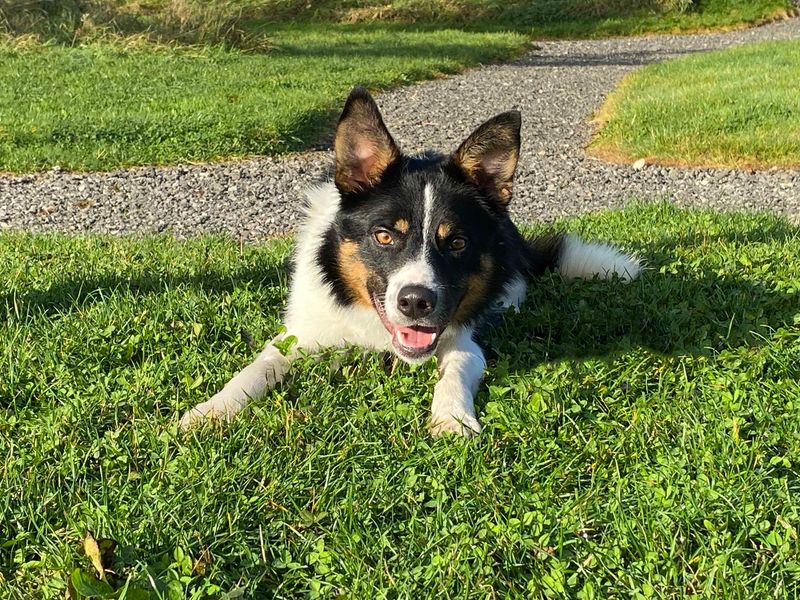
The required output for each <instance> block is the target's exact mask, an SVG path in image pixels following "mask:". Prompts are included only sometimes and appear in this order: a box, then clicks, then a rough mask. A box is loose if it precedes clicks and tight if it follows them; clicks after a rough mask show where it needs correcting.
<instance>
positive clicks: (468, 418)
mask: <svg viewBox="0 0 800 600" xmlns="http://www.w3.org/2000/svg"><path fill="white" fill-rule="evenodd" d="M430 429H431V435H434V436H439V435H442V434H444V433H457V434H458V435H463V436H465V437H473V436H476V435H478V434H479V433H480V432H481V429H482V427H481V424H480V422H479V421H478V419H476V418H475V417H473V416H472V415H467V414H462V415H449V414H447V415H432V416H431V426H430Z"/></svg>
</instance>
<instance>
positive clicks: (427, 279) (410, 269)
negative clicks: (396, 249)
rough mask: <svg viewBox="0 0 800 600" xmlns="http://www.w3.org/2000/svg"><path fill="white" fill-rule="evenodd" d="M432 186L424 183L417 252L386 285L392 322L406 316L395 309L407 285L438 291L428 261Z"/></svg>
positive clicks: (436, 282)
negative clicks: (420, 241)
mask: <svg viewBox="0 0 800 600" xmlns="http://www.w3.org/2000/svg"><path fill="white" fill-rule="evenodd" d="M435 198H436V197H435V195H434V193H433V186H432V185H431V184H430V183H426V184H425V188H424V190H423V214H422V244H421V247H420V249H419V252H413V253H412V254H411V255H412V256H416V258H414V259H412V260H411V262H408V263H406V264H405V265H403V266H402V267H400V268H399V269H398V270H397V271H395V272H394V273H392V274H391V275H390V276H389V281H388V285H387V286H386V303H385V309H386V316H387V317H389V320H390V321H392V323H395V324H397V323H405V322H407V321H408V318H407V317H405V316H404V315H403V314H402V313H400V311H399V310H398V309H397V296H398V295H399V293H400V290H402V289H403V288H404V287H406V286H407V285H419V286H422V287H425V288H428V289H429V290H433V291H434V292H437V293H438V292H439V291H440V287H441V286H440V285H439V283H438V281H437V280H436V273H435V272H434V270H433V266H432V265H431V261H430V243H431V239H432V237H431V235H432V234H431V231H432V229H433V204H434V201H435Z"/></svg>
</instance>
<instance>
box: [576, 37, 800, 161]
mask: <svg viewBox="0 0 800 600" xmlns="http://www.w3.org/2000/svg"><path fill="white" fill-rule="evenodd" d="M798 81H800V42H768V43H762V44H754V45H748V46H743V47H739V48H733V49H731V50H724V51H719V52H712V53H708V54H701V55H697V56H689V57H685V58H681V59H677V60H673V61H668V62H665V63H660V64H656V65H652V66H649V67H646V68H644V69H641V70H638V71H636V72H634V73H632V74H631V75H629V76H628V77H627V78H626V79H625V80H624V81H623V83H622V85H621V86H620V87H619V88H618V89H617V90H615V91H614V92H613V93H612V94H611V95H610V96H609V98H608V99H607V101H606V103H605V105H604V106H603V108H602V109H601V111H600V116H599V120H600V122H601V123H602V128H601V130H600V132H599V134H598V135H597V137H596V138H595V140H594V141H593V143H592V146H591V148H590V149H591V151H592V152H593V153H595V154H596V155H598V156H601V157H605V158H610V159H612V160H636V159H639V158H646V159H647V160H649V161H651V162H659V163H667V164H678V165H710V166H724V167H737V168H743V167H746V168H752V167H756V168H768V167H771V166H782V167H798V166H800V94H798V92H797V89H798V88H797V82H798Z"/></svg>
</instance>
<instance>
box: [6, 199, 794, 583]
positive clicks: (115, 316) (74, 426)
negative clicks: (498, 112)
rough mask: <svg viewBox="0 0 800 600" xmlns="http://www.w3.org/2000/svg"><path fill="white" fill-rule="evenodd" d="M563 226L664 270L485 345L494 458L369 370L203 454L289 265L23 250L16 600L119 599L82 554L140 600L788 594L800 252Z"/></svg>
mask: <svg viewBox="0 0 800 600" xmlns="http://www.w3.org/2000/svg"><path fill="white" fill-rule="evenodd" d="M559 226H561V227H565V228H567V229H569V230H571V231H576V232H580V233H582V234H583V235H585V236H587V237H598V238H601V239H607V240H613V241H616V242H617V243H619V244H621V245H622V246H624V247H625V248H626V249H628V250H631V251H636V252H637V253H639V254H640V255H641V256H642V257H643V258H644V259H645V260H646V262H647V264H648V269H647V271H646V272H645V273H644V275H643V277H642V278H641V279H640V280H639V281H637V282H634V283H632V284H630V285H627V286H626V285H624V284H622V283H620V282H614V281H612V282H605V281H591V282H574V283H568V282H563V281H561V280H560V279H559V278H558V277H551V276H547V277H545V278H543V279H542V280H540V281H539V282H538V283H536V284H535V285H534V286H532V288H531V290H530V292H529V297H528V302H527V304H526V305H525V307H524V309H523V310H522V311H521V312H520V313H519V314H509V315H507V317H506V319H505V320H504V321H503V322H502V323H501V324H499V325H498V326H497V327H496V328H495V329H494V330H492V331H490V332H488V333H487V334H486V336H485V338H484V339H485V342H486V344H487V347H488V349H489V351H488V356H489V367H488V369H487V374H486V377H485V380H484V382H483V384H482V385H481V388H480V391H479V394H478V398H477V409H478V416H479V417H480V418H481V420H482V421H483V423H484V425H485V429H484V432H483V434H482V435H481V436H480V437H479V438H477V439H474V440H462V439H460V438H452V437H450V438H444V439H435V440H434V439H431V438H430V436H429V435H428V433H427V431H426V423H425V419H426V417H427V415H428V411H429V407H430V397H431V391H432V386H433V384H434V383H435V381H436V369H435V366H434V365H432V364H428V365H425V366H422V367H419V368H411V367H408V366H406V365H402V364H401V365H399V366H398V367H397V368H396V369H394V370H392V369H391V367H390V365H387V363H386V362H385V361H384V360H383V358H382V357H381V356H377V355H368V356H367V357H362V356H361V355H360V353H359V352H358V351H344V352H342V353H333V354H323V355H322V356H321V358H320V357H309V358H308V359H307V360H303V361H301V362H300V363H298V364H297V368H296V369H295V371H294V374H293V375H292V376H291V377H289V379H288V380H287V381H286V382H285V383H284V384H283V385H282V386H281V387H280V388H278V389H277V390H275V391H274V392H272V393H270V394H269V395H268V396H267V397H266V398H264V399H263V400H261V401H259V402H256V403H253V404H252V405H251V406H250V407H248V408H247V409H246V410H245V411H244V412H243V413H241V414H240V415H239V416H238V418H237V419H236V421H235V422H234V423H233V424H232V425H231V426H230V427H227V428H224V429H215V428H208V429H198V430H195V431H194V432H192V433H191V434H190V435H188V436H182V435H179V434H178V431H177V420H178V418H179V416H180V414H181V413H182V411H184V410H186V409H187V408H189V407H190V406H192V405H194V404H195V403H197V402H199V401H201V400H204V399H205V398H207V397H208V396H209V395H210V394H212V393H213V392H215V391H216V390H218V389H219V388H220V386H222V385H223V384H224V383H225V381H226V380H227V379H228V378H229V377H230V376H231V375H232V374H233V373H234V372H235V371H236V370H238V369H239V368H240V367H241V366H242V365H244V364H245V363H246V362H248V361H249V360H251V359H252V357H253V356H254V353H255V352H257V350H258V348H259V347H260V346H261V345H262V344H264V343H265V341H266V340H268V339H270V338H271V337H272V335H273V334H274V333H275V331H276V330H277V327H278V325H279V317H280V311H281V308H282V306H283V302H284V300H285V296H286V277H287V269H286V266H285V258H286V256H287V254H288V252H289V250H290V242H288V241H280V242H274V243H268V244H263V245H259V246H244V247H241V246H239V245H238V244H236V243H235V242H233V241H228V240H225V239H222V238H206V239H202V240H193V241H187V242H178V241H175V240H173V239H171V238H169V237H166V236H159V237H147V238H143V239H138V240H137V239H125V238H124V239H117V238H109V237H81V238H69V237H61V236H50V235H47V236H45V235H26V234H4V235H2V236H0V263H2V264H4V265H12V267H11V268H7V269H2V270H0V300H1V303H0V372H2V373H3V377H2V378H0V455H2V456H3V457H4V460H3V463H2V465H0V489H2V491H3V493H2V494H0V527H2V530H0V533H1V534H2V543H1V544H0V595H3V596H11V597H25V598H30V597H37V598H39V597H41V598H63V597H64V595H65V590H66V586H67V582H68V580H69V579H70V578H71V573H73V572H74V570H75V569H81V570H82V571H83V573H84V574H85V577H87V578H90V577H94V574H93V573H94V569H93V567H92V566H91V564H90V561H89V559H88V558H87V557H86V556H84V555H83V554H82V553H81V552H80V551H79V550H80V548H81V546H83V545H84V542H83V540H84V537H85V535H86V532H87V530H88V531H91V532H92V534H93V536H94V537H95V538H97V539H100V540H103V539H106V540H108V539H110V540H114V541H115V542H116V543H117V547H116V549H115V550H114V551H113V552H112V553H111V554H110V555H109V556H107V557H106V558H105V559H104V560H105V561H106V564H105V565H104V567H105V568H108V569H110V570H111V571H112V572H111V573H109V574H108V576H107V579H108V582H109V583H108V585H110V586H111V587H112V589H121V588H122V587H123V586H124V585H126V584H127V585H128V589H129V590H132V589H134V588H135V589H140V590H143V591H142V592H141V594H145V593H146V591H148V590H149V591H150V592H152V590H153V589H154V588H153V586H155V587H156V589H158V590H160V593H162V595H164V596H166V595H167V590H168V589H172V592H171V593H172V594H173V595H175V597H178V596H180V597H195V598H202V597H207V596H210V597H215V596H218V595H219V594H221V593H227V592H233V594H234V596H235V594H237V593H243V594H244V595H245V597H262V596H263V597H285V598H293V597H298V596H315V595H317V594H320V595H344V596H350V597H381V596H384V595H386V596H393V597H408V598H443V597H475V598H483V597H485V596H486V594H487V592H491V593H494V594H496V595H497V596H498V597H544V596H548V597H553V596H556V597H557V596H570V597H579V595H580V597H598V598H603V597H611V596H620V595H625V596H628V595H631V596H635V595H636V594H640V595H642V596H644V597H647V596H648V595H652V594H653V593H655V594H657V595H658V594H660V595H662V596H665V597H682V596H683V595H685V594H686V593H687V592H690V593H697V594H700V593H704V594H708V595H710V596H713V597H747V598H753V597H772V596H774V595H777V596H779V597H780V596H782V595H791V593H792V590H794V589H795V588H794V586H795V585H796V584H795V582H796V581H797V574H798V570H797V564H798V553H800V542H798V537H797V530H798V528H800V493H798V491H800V478H798V467H797V464H796V463H797V460H796V457H797V456H798V453H799V452H800V416H798V407H797V399H798V397H800V329H798V327H799V326H800V309H798V306H799V305H798V301H797V299H798V293H800V277H799V276H798V274H799V273H800V231H798V229H797V228H796V227H793V226H791V225H789V224H788V223H786V222H785V221H783V220H781V219H779V218H776V217H772V216H767V215H735V214H734V215H718V214H714V213H712V212H706V211H685V210H678V209H676V208H674V207H672V206H669V205H666V204H661V205H634V206H631V207H629V208H628V209H626V210H624V211H621V212H604V213H601V214H598V215H593V216H590V217H583V218H581V219H576V220H571V221H568V222H565V223H562V224H560V225H559ZM131 594H133V592H131ZM141 594H140V595H139V596H136V597H148V598H155V597H157V595H156V594H155V592H152V593H150V595H147V596H143V595H141ZM131 597H133V596H131ZM166 597H169V596H166Z"/></svg>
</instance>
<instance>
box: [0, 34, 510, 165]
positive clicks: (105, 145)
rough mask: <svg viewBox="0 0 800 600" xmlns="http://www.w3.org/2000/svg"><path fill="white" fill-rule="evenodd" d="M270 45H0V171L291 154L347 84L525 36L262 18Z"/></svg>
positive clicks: (506, 52)
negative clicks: (246, 48) (259, 48)
mask: <svg viewBox="0 0 800 600" xmlns="http://www.w3.org/2000/svg"><path fill="white" fill-rule="evenodd" d="M269 39H270V43H272V44H274V49H273V50H271V51H269V52H266V53H258V52H255V53H246V52H242V51H232V50H225V49H222V48H219V47H198V48H185V47H156V48H155V49H154V48H153V47H151V46H149V45H144V46H141V45H140V46H134V47H133V48H125V47H121V46H119V45H109V44H91V45H87V46H82V47H77V48H70V47H66V46H58V45H54V46H48V47H34V48H33V49H17V48H13V47H9V46H6V47H2V46H0V81H3V82H4V85H3V86H0V171H2V170H10V171H33V170H38V169H44V168H48V167H51V166H53V165H59V166H61V167H62V168H65V169H71V170H103V169H109V168H113V167H119V166H130V165H148V164H164V163H174V162H199V161H206V160H211V159H219V158H222V157H225V158H232V157H237V156H244V155H252V154H274V153H280V152H285V151H288V150H302V149H305V148H307V147H308V146H309V144H310V143H311V142H313V141H315V140H317V141H319V140H321V139H322V137H323V135H322V134H323V132H324V131H325V129H326V128H327V127H330V124H331V122H332V121H333V120H334V114H335V112H336V110H338V109H340V107H341V99H342V98H344V97H346V95H347V93H348V91H349V90H350V88H351V87H352V85H353V83H354V82H360V83H363V84H365V85H367V86H370V87H372V88H378V87H386V86H389V85H398V84H403V83H406V84H407V83H410V82H412V81H415V80H418V79H423V78H426V77H433V76H435V75H437V74H441V73H447V72H454V71H456V70H458V69H461V68H463V67H465V66H468V65H474V64H477V63H479V62H493V61H497V60H499V59H501V58H508V57H509V56H510V55H512V54H513V53H515V52H517V51H519V50H520V49H521V48H522V47H523V46H524V45H525V38H524V36H522V35H520V34H515V33H503V32H497V33H470V32H464V31H459V30H454V29H437V30H432V29H430V28H427V29H426V28H424V27H408V28H399V27H395V26H392V25H386V26H381V25H376V26H362V25H337V26H334V25H330V24H329V25H320V24H313V25H304V26H290V25H286V26H280V27H278V26H275V27H273V28H272V30H271V33H270V38H269Z"/></svg>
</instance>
